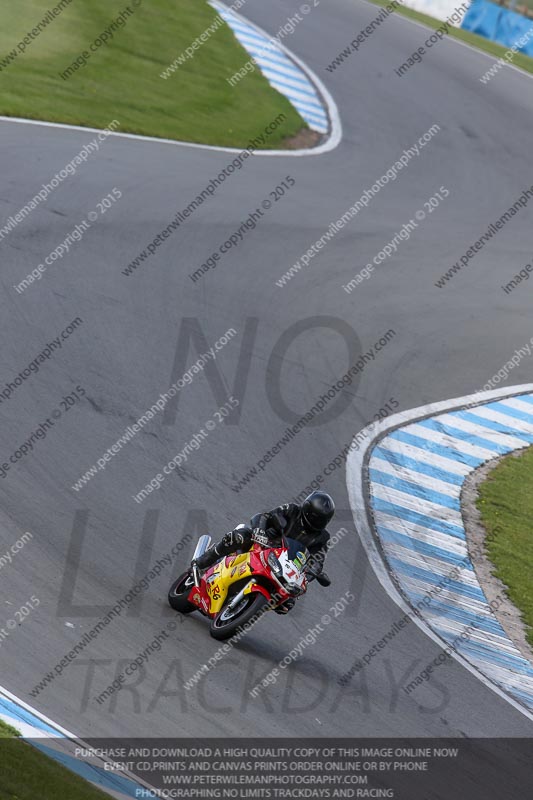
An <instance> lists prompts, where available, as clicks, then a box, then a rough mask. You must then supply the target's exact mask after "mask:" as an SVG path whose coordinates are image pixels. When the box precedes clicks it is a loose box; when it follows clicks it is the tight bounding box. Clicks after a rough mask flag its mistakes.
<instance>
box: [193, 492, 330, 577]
mask: <svg viewBox="0 0 533 800" xmlns="http://www.w3.org/2000/svg"><path fill="white" fill-rule="evenodd" d="M256 530H259V531H261V532H262V533H263V534H264V533H266V535H267V537H268V538H269V539H271V540H272V542H273V543H274V542H275V541H276V540H279V539H280V537H281V536H282V535H283V536H286V537H289V538H290V539H296V540H297V541H298V542H301V543H302V544H303V545H304V546H305V547H306V548H307V549H308V550H309V553H310V555H311V558H310V559H309V562H308V563H309V565H310V567H311V569H312V571H313V572H315V573H317V574H319V573H320V572H322V569H323V567H324V561H325V558H326V553H327V549H328V542H329V538H330V537H329V533H328V531H327V530H326V529H325V528H324V529H323V530H321V531H313V532H312V533H308V532H307V530H306V529H305V527H304V524H303V521H302V516H301V507H300V506H299V505H297V504H296V503H285V505H282V506H278V507H277V508H274V509H272V511H266V512H263V513H261V514H255V516H253V517H252V518H251V520H250V524H249V525H240V526H238V527H237V528H235V529H234V530H232V531H230V532H229V533H227V534H226V535H225V536H223V537H222V539H221V540H220V542H218V543H217V544H216V545H213V546H211V547H210V548H209V550H207V551H206V552H205V553H204V555H203V556H200V557H199V558H198V559H197V561H196V563H197V565H198V567H199V568H200V569H207V568H208V567H210V566H212V565H213V564H214V563H215V562H216V561H218V560H219V559H220V558H222V557H224V556H229V555H231V554H232V553H235V551H236V550H242V551H243V552H245V551H246V550H249V549H250V547H251V545H252V534H253V532H254V531H256ZM310 577H311V576H310Z"/></svg>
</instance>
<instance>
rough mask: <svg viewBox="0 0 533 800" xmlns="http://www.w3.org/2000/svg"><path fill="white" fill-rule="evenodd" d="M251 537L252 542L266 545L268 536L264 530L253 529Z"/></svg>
mask: <svg viewBox="0 0 533 800" xmlns="http://www.w3.org/2000/svg"><path fill="white" fill-rule="evenodd" d="M253 537H254V541H256V542H258V543H259V544H265V545H266V544H268V536H267V535H266V531H265V530H264V528H254V529H253Z"/></svg>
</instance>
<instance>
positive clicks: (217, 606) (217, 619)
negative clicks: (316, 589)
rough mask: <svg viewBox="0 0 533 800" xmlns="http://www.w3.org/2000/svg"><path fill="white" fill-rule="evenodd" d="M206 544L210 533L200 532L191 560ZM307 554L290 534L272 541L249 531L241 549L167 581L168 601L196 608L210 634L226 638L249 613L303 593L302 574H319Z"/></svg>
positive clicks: (258, 612)
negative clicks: (248, 540)
mask: <svg viewBox="0 0 533 800" xmlns="http://www.w3.org/2000/svg"><path fill="white" fill-rule="evenodd" d="M210 544H211V537H210V536H208V535H205V534H204V535H203V536H201V537H200V539H199V540H198V543H197V545H196V549H195V551H194V555H193V561H194V559H196V558H199V557H200V556H201V555H202V554H203V553H205V551H206V550H207V548H208V547H209V546H210ZM309 559H310V556H309V551H308V550H307V549H306V548H305V546H304V545H302V544H301V542H298V541H296V540H295V539H289V538H282V540H281V546H279V547H274V546H272V544H271V541H270V540H269V539H268V538H267V537H266V536H262V535H261V534H254V535H253V536H252V546H251V548H250V550H248V551H246V552H245V553H238V554H236V555H231V556H225V557H223V558H221V559H220V561H218V562H217V563H216V564H214V565H213V566H212V567H210V568H209V569H208V570H206V572H205V573H203V574H202V575H200V573H199V570H198V569H197V568H196V569H195V568H193V569H192V570H191V569H189V570H187V572H184V573H183V574H182V575H180V576H179V578H177V579H176V580H175V581H174V583H173V584H172V586H171V587H170V590H169V593H168V602H169V605H170V606H171V607H172V608H173V609H174V610H175V611H179V612H180V613H181V614H190V613H191V612H192V611H200V613H201V614H203V615H204V616H205V617H208V619H209V620H210V622H211V624H210V627H209V632H210V634H211V636H213V638H215V639H218V640H225V639H229V638H231V637H232V636H234V635H235V634H236V633H237V632H238V631H239V630H241V629H242V627H243V626H244V625H245V624H246V623H247V622H250V620H252V619H253V618H254V617H256V618H259V616H260V615H261V614H263V613H264V612H265V611H267V610H271V609H275V608H277V607H278V606H280V605H282V604H283V603H284V602H285V601H286V600H288V599H289V598H293V597H298V596H300V595H302V594H305V592H306V591H307V586H308V577H307V575H308V574H309V573H310V574H312V575H313V577H316V578H319V576H317V575H315V574H314V573H313V572H312V570H311V567H310V564H309ZM306 565H307V569H306Z"/></svg>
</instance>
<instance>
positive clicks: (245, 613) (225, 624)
mask: <svg viewBox="0 0 533 800" xmlns="http://www.w3.org/2000/svg"><path fill="white" fill-rule="evenodd" d="M267 608H268V600H267V599H266V597H265V596H264V595H262V594H261V593H260V592H252V593H251V594H248V595H246V596H245V597H243V599H242V600H241V602H240V603H239V604H238V605H237V606H236V607H235V608H233V609H231V610H230V609H228V608H223V609H222V611H221V612H220V613H219V614H217V616H216V617H215V618H214V619H212V620H211V626H210V628H209V633H210V634H211V636H212V637H213V638H214V639H218V640H219V641H224V640H225V639H230V638H231V637H232V636H235V634H236V633H237V632H238V631H240V630H241V629H242V627H243V626H244V625H245V624H246V623H247V622H250V620H251V619H252V618H253V617H257V618H259V616H260V615H261V614H263V613H264V612H265V611H266V610H267Z"/></svg>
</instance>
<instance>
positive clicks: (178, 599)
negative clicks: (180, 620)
mask: <svg viewBox="0 0 533 800" xmlns="http://www.w3.org/2000/svg"><path fill="white" fill-rule="evenodd" d="M187 579H189V580H187ZM190 580H191V576H190V574H189V573H188V572H184V573H183V575H180V576H179V578H176V580H175V581H174V583H173V584H172V586H171V587H170V589H169V590H168V604H169V606H170V607H171V608H173V609H174V611H179V612H180V613H181V614H190V613H191V611H194V610H195V609H196V606H195V605H194V603H191V602H189V600H188V599H187V598H188V596H189V593H190V591H191V588H192V585H193V584H192V583H191V582H190Z"/></svg>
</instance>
